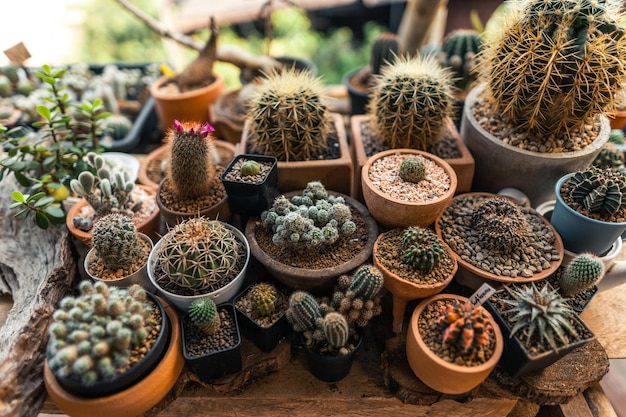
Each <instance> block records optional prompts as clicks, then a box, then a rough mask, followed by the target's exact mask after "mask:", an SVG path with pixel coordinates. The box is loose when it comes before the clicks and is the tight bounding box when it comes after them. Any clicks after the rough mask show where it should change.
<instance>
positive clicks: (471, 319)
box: [406, 294, 504, 395]
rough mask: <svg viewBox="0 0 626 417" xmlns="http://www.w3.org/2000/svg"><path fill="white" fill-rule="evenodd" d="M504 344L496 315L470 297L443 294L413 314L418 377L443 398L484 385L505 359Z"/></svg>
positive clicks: (411, 350)
mask: <svg viewBox="0 0 626 417" xmlns="http://www.w3.org/2000/svg"><path fill="white" fill-rule="evenodd" d="M503 348H504V340H503V337H502V333H501V331H500V328H499V327H498V325H497V323H496V322H495V320H494V319H493V317H492V316H491V314H490V313H489V312H488V311H487V310H486V309H485V308H483V307H481V306H477V307H475V306H473V305H471V304H470V302H469V300H468V299H467V298H465V297H462V296H459V295H454V294H438V295H434V296H432V297H430V298H427V299H425V300H423V301H422V302H420V303H419V304H418V306H417V307H416V308H415V310H414V311H413V315H412V316H411V321H410V323H409V329H408V333H407V338H406V354H407V359H408V362H409V365H410V367H411V369H412V370H413V372H414V373H415V375H416V376H417V377H418V378H419V379H420V380H421V381H422V382H423V383H424V384H426V385H428V386H429V387H430V388H432V389H434V390H436V391H439V392H442V393H444V394H453V395H458V394H463V393H466V392H469V391H471V390H472V389H474V388H476V387H477V386H479V385H480V384H481V383H482V382H483V381H484V380H485V379H487V377H488V376H489V374H490V373H491V371H492V370H493V369H494V368H495V366H496V365H497V364H498V361H499V360H500V357H501V356H502V352H503Z"/></svg>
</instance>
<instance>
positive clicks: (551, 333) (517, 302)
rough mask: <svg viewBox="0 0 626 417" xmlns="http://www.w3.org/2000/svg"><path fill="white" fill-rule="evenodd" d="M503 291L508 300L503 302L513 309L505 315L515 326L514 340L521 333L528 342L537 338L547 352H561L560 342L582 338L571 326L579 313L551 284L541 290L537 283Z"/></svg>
mask: <svg viewBox="0 0 626 417" xmlns="http://www.w3.org/2000/svg"><path fill="white" fill-rule="evenodd" d="M503 288H504V289H505V290H506V292H507V293H508V298H504V299H502V300H501V301H502V302H504V303H505V304H506V305H507V306H508V307H509V308H507V309H506V310H505V311H504V312H503V314H504V315H505V316H506V317H507V319H508V321H510V322H511V323H512V327H511V337H513V336H514V335H516V334H518V333H519V335H518V337H519V338H520V339H521V340H524V341H530V340H533V339H535V338H536V339H537V340H539V343H540V344H541V345H542V346H544V348H545V349H546V350H550V349H553V350H555V351H558V350H559V345H558V342H559V341H560V342H561V343H562V344H568V343H570V342H571V340H572V338H577V337H578V336H579V335H578V332H577V331H576V329H575V327H574V326H573V325H572V323H571V319H573V318H575V317H577V314H576V312H575V311H574V310H573V309H572V307H571V306H570V305H569V304H568V303H567V300H566V299H565V298H563V297H562V296H561V295H559V293H558V291H557V290H555V289H554V288H552V286H551V285H550V284H549V283H545V284H544V285H543V287H542V288H541V289H539V288H537V285H536V284H535V283H534V282H531V283H530V285H528V284H524V285H513V284H508V285H504V286H503Z"/></svg>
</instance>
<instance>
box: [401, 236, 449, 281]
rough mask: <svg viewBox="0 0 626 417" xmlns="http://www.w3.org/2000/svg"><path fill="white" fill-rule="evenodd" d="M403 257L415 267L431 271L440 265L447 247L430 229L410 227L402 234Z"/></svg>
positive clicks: (427, 271) (426, 271)
mask: <svg viewBox="0 0 626 417" xmlns="http://www.w3.org/2000/svg"><path fill="white" fill-rule="evenodd" d="M401 252H402V257H403V259H404V261H405V262H407V263H408V264H409V265H411V266H412V267H413V268H415V269H417V270H419V271H423V272H425V273H429V272H430V271H432V270H433V269H435V268H436V267H437V265H439V262H440V261H441V258H442V257H443V256H444V253H445V247H444V246H443V243H442V241H441V239H439V237H438V236H437V235H436V234H435V233H433V232H432V231H431V230H429V229H425V228H421V227H409V228H407V229H406V230H405V231H404V233H403V234H402V247H401Z"/></svg>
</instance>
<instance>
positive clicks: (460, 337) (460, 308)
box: [437, 300, 491, 352]
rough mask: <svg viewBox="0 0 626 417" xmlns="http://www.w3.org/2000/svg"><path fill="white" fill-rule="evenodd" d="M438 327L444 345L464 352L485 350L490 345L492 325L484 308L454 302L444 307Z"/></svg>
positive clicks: (438, 320) (440, 312) (467, 303)
mask: <svg viewBox="0 0 626 417" xmlns="http://www.w3.org/2000/svg"><path fill="white" fill-rule="evenodd" d="M437 327H439V329H440V330H441V332H442V334H443V341H444V343H447V344H450V345H453V346H456V347H457V348H458V349H459V350H461V351H463V352H467V351H469V350H480V349H484V348H485V347H487V346H488V344H489V331H490V329H491V324H490V323H489V322H488V321H487V320H486V318H485V314H484V313H483V311H482V308H481V307H474V306H472V304H471V303H470V302H469V301H466V302H464V303H460V302H458V301H457V300H454V301H453V302H452V303H447V304H445V305H444V306H442V307H441V309H440V311H439V317H438V318H437Z"/></svg>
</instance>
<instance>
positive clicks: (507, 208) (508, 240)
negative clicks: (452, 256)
mask: <svg viewBox="0 0 626 417" xmlns="http://www.w3.org/2000/svg"><path fill="white" fill-rule="evenodd" d="M472 228H473V229H474V230H476V231H477V232H478V234H479V238H480V241H481V244H482V245H483V246H484V247H486V248H488V249H492V250H496V251H501V252H503V253H511V252H512V251H514V250H515V249H517V248H519V247H521V246H522V245H524V244H525V243H526V242H528V239H529V236H530V233H531V232H530V230H529V226H528V222H527V221H526V217H525V216H524V213H523V212H522V211H521V209H520V208H519V207H518V206H517V205H516V204H515V203H513V202H512V201H510V200H508V199H505V198H500V197H492V198H487V199H486V200H484V201H483V202H481V203H480V204H479V205H478V206H477V207H476V208H475V209H474V213H473V215H472Z"/></svg>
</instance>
